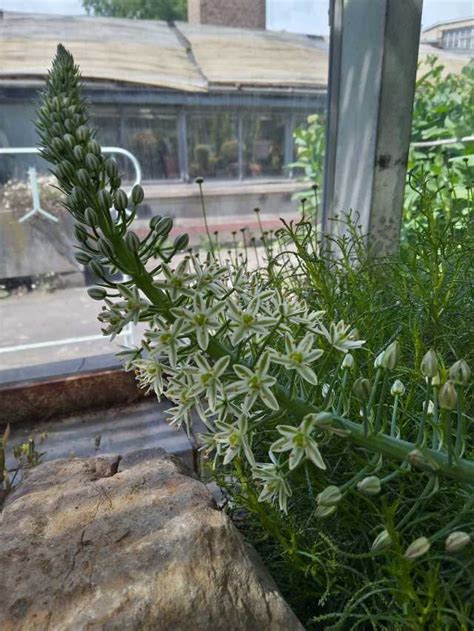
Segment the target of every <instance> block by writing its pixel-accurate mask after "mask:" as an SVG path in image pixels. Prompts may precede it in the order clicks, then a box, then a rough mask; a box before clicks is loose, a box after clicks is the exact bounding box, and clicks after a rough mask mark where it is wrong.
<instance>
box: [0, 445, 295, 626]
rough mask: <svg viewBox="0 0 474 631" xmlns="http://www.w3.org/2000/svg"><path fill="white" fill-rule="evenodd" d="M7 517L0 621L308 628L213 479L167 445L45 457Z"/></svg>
mask: <svg viewBox="0 0 474 631" xmlns="http://www.w3.org/2000/svg"><path fill="white" fill-rule="evenodd" d="M0 524H1V527H0V567H2V573H1V576H0V628H1V629H2V631H20V630H21V631H43V630H44V629H48V630H49V631H86V630H87V631H98V630H108V631H109V630H113V631H115V630H116V631H119V630H120V631H123V630H124V629H127V631H145V630H148V629H149V630H152V629H153V630H155V629H156V630H158V629H159V630H160V631H204V630H205V631H209V630H211V629H212V631H231V630H232V631H240V630H242V631H261V630H269V631H291V630H293V629H294V630H295V631H303V627H302V626H301V624H300V623H299V622H298V620H297V619H296V617H295V616H294V614H293V612H292V611H291V610H290V609H289V607H288V605H287V604H286V603H285V601H284V600H283V598H282V597H281V595H280V593H279V592H278V589H277V587H276V585H275V584H274V582H273V580H272V579H271V578H270V576H269V575H268V573H267V572H266V570H265V568H264V567H263V566H262V565H261V563H260V562H258V561H257V562H255V560H254V554H255V553H254V552H251V553H249V548H248V546H247V544H245V542H244V541H243V539H242V537H241V535H240V534H239V533H238V531H237V530H236V528H235V527H234V526H233V524H232V523H231V521H230V520H229V518H228V517H227V516H226V515H225V514H224V513H222V512H220V511H218V510H217V509H216V507H215V503H214V501H213V499H212V496H211V494H210V493H209V491H208V489H207V488H206V487H205V486H204V485H203V484H202V483H201V482H199V481H198V480H196V479H195V478H193V477H191V474H190V472H189V471H188V470H187V468H186V466H185V465H184V464H183V463H182V462H181V461H180V460H179V459H177V458H175V457H174V456H170V455H168V454H166V453H165V452H164V451H163V450H161V449H153V450H143V451H140V452H135V453H132V454H129V455H127V456H125V457H124V458H120V457H117V456H107V457H101V458H76V459H71V460H66V459H62V460H54V461H51V462H48V463H45V464H43V465H40V466H38V467H37V468H35V469H33V470H32V471H31V472H30V474H29V476H28V477H27V478H26V479H25V480H24V481H23V482H22V483H21V484H20V485H19V487H17V489H16V490H15V491H14V492H13V493H12V494H11V495H10V496H9V497H8V498H7V500H6V502H5V506H4V510H3V513H2V515H1V521H0Z"/></svg>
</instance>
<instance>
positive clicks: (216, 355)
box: [37, 47, 474, 631]
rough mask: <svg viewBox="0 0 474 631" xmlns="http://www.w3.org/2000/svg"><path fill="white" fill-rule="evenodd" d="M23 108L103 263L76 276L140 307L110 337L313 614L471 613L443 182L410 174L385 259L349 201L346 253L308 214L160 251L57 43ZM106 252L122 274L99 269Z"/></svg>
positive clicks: (462, 317)
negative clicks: (34, 120)
mask: <svg viewBox="0 0 474 631" xmlns="http://www.w3.org/2000/svg"><path fill="white" fill-rule="evenodd" d="M37 128H38V132H39V134H40V137H41V150H42V155H43V156H44V157H45V158H46V159H47V160H49V161H50V162H51V163H52V165H53V171H54V174H55V175H56V177H57V178H58V180H59V183H60V187H61V189H62V190H63V192H64V194H65V195H66V201H65V206H66V208H68V210H69V211H70V212H71V214H72V215H73V217H74V218H75V223H76V236H77V239H78V242H79V247H78V253H77V258H78V260H80V262H81V263H83V264H84V265H87V266H88V267H89V268H90V269H91V271H93V273H94V274H95V276H96V277H98V278H99V279H100V282H99V283H98V286H97V287H95V288H92V289H90V290H89V294H90V296H91V298H93V299H96V300H101V301H103V302H104V304H103V309H102V312H101V315H100V320H101V322H103V324H104V333H105V334H107V335H116V334H117V333H119V332H120V331H121V330H122V329H123V327H124V326H126V325H127V324H128V323H129V322H134V323H138V322H145V323H146V324H147V330H146V332H145V334H144V338H143V340H142V342H141V344H140V346H138V347H137V348H134V349H129V350H127V351H125V352H124V353H123V354H122V357H123V358H124V359H125V361H126V362H127V366H128V368H129V369H134V370H135V371H136V372H137V375H138V378H139V381H140V383H141V385H142V386H143V387H146V388H148V389H152V390H153V391H155V392H156V394H157V395H158V396H161V395H162V394H164V395H165V396H166V397H167V398H168V399H170V400H171V401H173V402H174V403H175V404H176V405H175V407H173V408H172V409H170V410H169V411H168V415H169V417H170V419H171V423H172V424H175V425H178V426H179V425H181V424H184V425H185V426H186V427H187V428H188V429H189V431H192V414H193V413H194V412H197V413H198V414H199V415H200V417H201V419H202V420H203V422H204V423H205V424H206V426H207V430H208V432H207V434H206V435H205V436H204V437H203V438H202V440H203V441H204V446H205V447H206V451H207V454H208V456H211V455H212V456H214V469H215V474H216V477H217V479H218V481H219V483H220V484H221V485H222V486H223V487H225V488H227V489H228V491H229V493H230V496H231V509H232V510H234V509H242V508H243V509H244V510H245V512H246V515H247V519H246V522H245V523H246V525H247V527H248V529H249V533H250V534H251V536H252V540H253V541H255V542H256V543H258V544H259V546H260V548H261V550H262V552H263V553H264V554H265V555H266V558H267V560H268V562H269V564H270V565H271V566H273V569H274V573H275V576H276V577H277V578H278V577H280V578H281V585H282V588H283V589H284V590H285V593H286V594H287V596H288V598H289V599H290V600H291V602H292V604H293V606H294V607H295V609H296V610H297V612H298V614H299V615H300V617H301V618H302V619H303V621H304V622H305V623H306V625H307V628H308V629H320V628H324V629H330V628H334V629H357V628H360V629H386V630H387V631H392V630H397V629H399V630H400V631H402V630H403V631H405V630H406V629H408V630H410V631H425V630H426V629H430V630H431V629H435V630H437V629H439V630H440V631H441V630H443V631H444V630H445V629H447V630H448V631H449V630H452V631H455V630H457V629H465V630H466V631H467V630H468V629H469V628H471V627H472V623H473V622H474V620H473V612H474V603H473V602H472V598H471V596H472V590H473V585H474V550H473V546H472V541H471V537H472V535H473V532H474V496H473V493H472V486H473V484H474V463H473V455H474V447H473V441H472V432H471V424H472V421H473V418H472V416H473V411H472V403H473V401H472V399H473V393H472V385H471V380H470V369H469V366H468V365H467V364H466V363H465V362H464V361H463V359H464V358H467V359H468V360H469V361H472V359H473V358H472V352H473V348H474V344H473V341H474V339H473V338H474V336H473V323H472V317H471V316H472V313H471V312H472V294H473V291H472V278H471V277H470V276H469V274H470V272H471V271H472V263H473V238H474V237H473V232H472V230H471V231H469V232H468V231H467V230H465V231H464V232H461V231H460V230H459V229H458V227H457V225H456V219H453V218H452V217H451V216H450V214H449V213H443V212H436V213H435V212H434V208H435V207H436V208H440V207H441V209H442V208H443V206H444V204H445V201H446V200H445V198H444V197H443V196H444V195H445V192H446V191H448V193H450V190H451V187H450V186H449V182H448V186H447V188H445V189H443V193H442V194H441V193H440V192H439V191H437V192H436V194H432V193H431V192H430V191H429V188H428V187H429V185H430V180H429V178H428V179H426V178H425V179H423V178H421V179H419V181H418V184H417V186H418V187H419V195H420V197H421V202H420V211H419V213H420V218H419V219H420V225H419V229H417V231H416V239H418V240H417V241H416V242H415V246H414V247H412V246H411V245H404V246H403V248H402V250H401V252H400V254H398V255H396V256H393V257H391V258H390V259H383V260H380V259H377V260H373V258H372V256H371V254H370V252H366V250H365V247H364V238H363V235H360V234H359V229H358V226H357V223H354V222H353V221H352V220H351V219H348V224H349V229H348V234H347V235H346V236H345V237H343V238H342V239H339V240H337V242H336V244H335V245H336V246H337V249H338V251H339V252H340V256H339V257H337V258H329V257H326V256H325V248H324V247H323V246H324V244H322V243H321V239H320V236H319V235H318V234H317V232H316V231H315V228H314V222H312V221H311V222H310V221H307V220H306V219H305V218H304V217H303V218H302V220H301V221H299V222H298V223H290V224H288V225H285V226H284V228H283V229H282V230H281V231H280V232H279V233H278V235H277V238H276V241H275V242H271V241H270V240H269V239H267V237H265V238H264V237H263V235H262V241H263V245H264V247H265V251H266V258H267V261H266V263H265V264H264V265H262V266H261V267H260V268H259V269H258V270H257V271H252V270H250V269H248V268H246V266H245V262H243V263H241V262H240V261H239V259H238V258H237V256H236V257H235V260H234V264H230V265H228V266H222V265H219V263H218V260H217V259H216V256H215V245H214V244H212V241H211V251H210V253H209V255H208V256H207V258H206V260H205V261H201V260H200V257H198V256H197V255H192V254H189V256H188V257H186V256H185V257H184V258H183V259H182V260H181V261H180V262H179V263H178V264H177V265H176V266H175V267H173V268H172V267H171V266H170V265H171V262H172V259H173V257H174V255H175V254H176V253H177V252H178V251H180V250H183V249H186V248H187V244H188V243H187V237H186V236H185V235H181V236H180V237H178V238H177V239H176V240H175V241H174V243H173V244H169V242H168V240H167V237H168V235H169V232H170V230H171V227H172V221H171V220H170V219H168V218H163V217H153V218H152V219H151V221H150V229H149V231H148V234H146V235H145V236H144V237H143V238H139V237H138V236H137V235H136V234H135V233H134V232H133V231H132V230H131V229H130V228H131V223H132V221H133V219H134V217H135V216H136V213H137V209H138V206H139V205H140V204H141V203H142V202H143V198H144V194H143V190H142V189H141V188H140V187H139V186H138V187H135V188H134V189H133V191H132V193H131V195H130V198H128V196H127V195H126V193H125V192H124V191H123V190H121V188H120V185H121V179H120V175H119V173H118V169H117V165H116V163H115V162H114V161H113V160H110V159H105V157H104V156H103V155H102V151H101V148H100V146H99V145H98V143H97V142H96V141H95V140H94V132H93V130H91V129H89V128H88V127H87V111H86V108H85V103H84V101H83V99H82V97H81V90H80V79H79V73H78V70H77V68H75V66H74V61H73V59H72V56H71V55H70V54H69V53H68V52H67V51H65V50H64V48H62V47H59V48H58V55H57V57H56V59H55V61H54V63H53V69H52V71H51V73H50V75H49V77H48V81H47V85H46V90H45V93H44V95H43V103H42V106H41V108H40V110H39V122H38V124H37ZM198 184H199V186H200V188H201V187H202V179H200V178H199V179H198ZM440 194H441V197H439V195H440ZM450 194H451V193H450ZM466 203H467V204H468V208H467V209H468V211H469V212H468V215H467V217H468V221H472V212H471V211H472V199H471V198H469V197H468V198H467V201H466ZM208 235H209V239H211V235H210V234H209V231H208ZM461 243H462V247H460V245H461ZM253 245H255V242H253ZM245 247H246V248H247V245H246V246H245ZM255 252H256V249H255ZM116 270H119V271H121V272H122V273H123V274H124V275H126V276H127V277H128V278H127V279H126V280H123V281H120V282H119V281H114V280H111V273H110V272H113V271H116ZM471 276H472V274H471ZM323 311H324V313H322V312H323ZM343 318H345V319H346V321H348V322H351V323H352V324H355V325H356V327H357V329H358V330H356V329H354V328H352V326H349V325H348V324H345V323H344V320H343ZM328 321H329V322H330V324H328V326H326V325H325V324H324V322H328ZM361 335H363V336H364V338H365V341H364V340H361V339H360V336H361ZM316 344H317V345H316ZM429 345H433V346H435V350H428V352H426V351H427V349H428V347H429ZM455 360H456V361H455ZM402 382H403V383H402ZM209 464H210V462H209ZM210 466H211V464H210ZM461 548H462V553H460V550H461ZM461 555H462V556H461Z"/></svg>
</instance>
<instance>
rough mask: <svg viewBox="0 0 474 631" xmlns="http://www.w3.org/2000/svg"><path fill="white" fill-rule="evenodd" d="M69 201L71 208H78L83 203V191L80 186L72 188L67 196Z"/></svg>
mask: <svg viewBox="0 0 474 631" xmlns="http://www.w3.org/2000/svg"><path fill="white" fill-rule="evenodd" d="M69 201H70V202H71V204H72V205H73V206H80V205H81V204H82V203H83V201H84V191H83V190H82V188H81V187H80V186H73V187H72V189H71V193H70V194H69Z"/></svg>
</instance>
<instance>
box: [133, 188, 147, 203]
mask: <svg viewBox="0 0 474 631" xmlns="http://www.w3.org/2000/svg"><path fill="white" fill-rule="evenodd" d="M144 198H145V193H144V192H143V189H142V187H141V186H140V184H135V186H134V187H133V188H132V202H133V203H134V204H135V206H136V205H137V204H141V203H142V201H143V200H144Z"/></svg>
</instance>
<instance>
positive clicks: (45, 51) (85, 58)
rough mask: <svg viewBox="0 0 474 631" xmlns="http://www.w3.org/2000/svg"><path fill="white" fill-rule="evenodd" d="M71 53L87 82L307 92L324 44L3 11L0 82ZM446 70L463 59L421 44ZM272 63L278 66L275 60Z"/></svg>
mask: <svg viewBox="0 0 474 631" xmlns="http://www.w3.org/2000/svg"><path fill="white" fill-rule="evenodd" d="M59 41H61V42H62V43H63V44H64V45H65V46H66V47H67V48H69V49H70V50H71V52H72V53H73V54H74V57H75V59H76V61H77V62H78V64H79V65H80V67H81V71H82V75H83V77H84V79H85V80H86V81H87V82H102V83H103V82H107V83H114V84H139V85H141V86H149V87H153V88H161V89H166V90H178V91H184V92H191V93H192V92H195V93H209V92H218V91H223V90H224V91H227V90H240V91H245V90H248V91H270V92H283V93H285V92H286V93H287V92H301V91H302V92H312V91H315V90H316V91H317V90H321V89H324V88H325V87H326V84H327V72H328V43H327V40H324V39H323V38H320V37H314V36H306V35H293V34H288V33H282V32H272V31H263V30H258V31H256V30H255V31H254V30H248V29H240V28H230V27H222V26H207V25H206V26H195V25H191V24H188V23H185V22H178V23H175V24H173V23H167V22H160V21H153V20H129V19H118V18H96V17H94V18H91V17H87V16H81V17H73V16H60V15H37V14H25V13H10V12H5V13H4V14H3V19H0V59H1V60H2V62H1V64H0V80H2V81H3V82H11V81H12V80H14V81H15V83H16V84H17V83H18V82H19V81H20V82H25V83H26V82H29V81H32V80H33V81H35V80H43V78H44V77H45V75H46V73H47V70H48V68H49V67H50V64H51V59H52V58H53V56H54V53H55V49H56V45H57V43H58V42H59ZM430 53H431V54H433V53H434V54H436V55H438V56H439V57H440V58H441V60H442V62H443V63H444V65H445V66H446V69H447V71H450V72H459V71H460V70H461V68H462V66H463V65H465V64H466V63H467V61H468V59H467V58H466V57H465V56H464V57H462V56H459V55H456V54H455V53H452V52H450V53H447V52H444V51H440V50H438V49H436V48H433V47H431V46H427V45H423V46H421V48H420V54H422V55H426V54H430ZM275 60H277V63H275Z"/></svg>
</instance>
